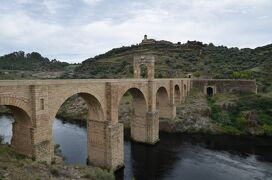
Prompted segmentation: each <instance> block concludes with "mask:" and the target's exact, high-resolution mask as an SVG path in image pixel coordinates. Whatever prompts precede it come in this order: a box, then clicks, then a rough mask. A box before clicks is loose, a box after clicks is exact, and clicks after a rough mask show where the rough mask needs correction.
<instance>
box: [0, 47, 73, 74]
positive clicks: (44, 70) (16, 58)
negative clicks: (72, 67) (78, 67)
mask: <svg viewBox="0 0 272 180" xmlns="http://www.w3.org/2000/svg"><path fill="white" fill-rule="evenodd" d="M68 65H69V64H68V63H65V62H60V61H57V60H55V59H53V60H51V61H50V60H49V59H48V58H46V57H43V56H41V55H40V54H39V53H37V52H32V53H28V54H25V52H23V51H18V52H13V53H10V54H7V55H4V56H1V57H0V79H33V78H56V77H59V76H60V75H61V73H60V72H63V71H65V68H66V67H67V66H68Z"/></svg>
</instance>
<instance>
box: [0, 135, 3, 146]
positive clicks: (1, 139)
mask: <svg viewBox="0 0 272 180" xmlns="http://www.w3.org/2000/svg"><path fill="white" fill-rule="evenodd" d="M3 142H4V137H3V136H2V135H0V144H2V143H3Z"/></svg>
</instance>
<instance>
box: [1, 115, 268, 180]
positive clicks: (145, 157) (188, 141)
mask: <svg viewBox="0 0 272 180" xmlns="http://www.w3.org/2000/svg"><path fill="white" fill-rule="evenodd" d="M12 121H13V120H12V118H11V117H9V116H0V134H2V135H4V137H5V138H4V139H5V142H7V143H9V142H10V139H11V135H12ZM125 134H126V133H125ZM54 142H55V143H56V144H60V149H61V151H62V154H63V155H64V156H65V157H66V159H65V162H66V163H67V164H86V158H87V133H86V128H85V127H82V126H79V125H77V124H71V123H64V122H63V121H61V120H59V119H56V120H55V121H54ZM124 146H125V168H124V169H123V170H120V171H117V172H116V178H117V179H132V178H135V179H136V180H145V179H151V180H152V179H156V180H159V179H164V180H176V179H177V180H180V179H189V180H194V179H196V180H198V179H201V180H236V179H237V180H243V179H244V180H251V179H256V180H265V179H272V138H265V137H262V138H260V137H259V138H256V137H255V138H254V137H232V136H208V135H185V134H179V135H177V134H176V135H175V134H171V135H169V134H163V133H161V134H160V142H159V143H158V144H157V145H155V146H148V145H143V144H138V143H132V142H130V141H129V140H128V137H127V136H126V138H125V143H124Z"/></svg>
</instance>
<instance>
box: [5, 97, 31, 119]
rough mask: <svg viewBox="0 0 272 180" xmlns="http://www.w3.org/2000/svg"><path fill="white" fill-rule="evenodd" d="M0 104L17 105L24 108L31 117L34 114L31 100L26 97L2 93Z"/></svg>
mask: <svg viewBox="0 0 272 180" xmlns="http://www.w3.org/2000/svg"><path fill="white" fill-rule="evenodd" d="M0 105H4V106H13V107H17V108H20V109H22V110H23V111H24V112H25V113H26V114H27V115H28V116H29V117H31V115H32V114H31V105H30V101H29V100H28V99H26V98H24V97H20V96H15V95H0Z"/></svg>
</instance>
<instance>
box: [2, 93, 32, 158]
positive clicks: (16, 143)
mask: <svg viewBox="0 0 272 180" xmlns="http://www.w3.org/2000/svg"><path fill="white" fill-rule="evenodd" d="M0 105H3V106H7V107H8V108H9V109H10V110H11V111H12V114H13V118H14V122H13V125H12V138H11V147H12V148H13V149H14V150H15V151H16V152H17V153H19V154H23V155H26V156H28V157H33V150H34V149H33V141H32V139H33V138H32V133H31V130H32V127H33V123H32V120H31V108H30V105H29V100H27V99H25V98H22V97H16V96H0Z"/></svg>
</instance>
